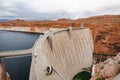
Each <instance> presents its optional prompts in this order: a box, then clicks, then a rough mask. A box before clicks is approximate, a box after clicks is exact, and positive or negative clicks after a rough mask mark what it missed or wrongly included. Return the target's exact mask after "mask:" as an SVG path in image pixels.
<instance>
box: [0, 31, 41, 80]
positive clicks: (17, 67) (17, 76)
mask: <svg viewBox="0 0 120 80" xmlns="http://www.w3.org/2000/svg"><path fill="white" fill-rule="evenodd" d="M38 37H39V34H35V33H22V32H10V31H0V51H9V50H21V49H28V48H31V47H33V45H34V42H35V41H36V40H37V39H38ZM2 61H3V62H4V64H5V68H6V70H7V72H8V73H9V74H10V76H11V79H12V80H28V79H29V71H30V64H31V56H22V57H10V58H3V59H2Z"/></svg>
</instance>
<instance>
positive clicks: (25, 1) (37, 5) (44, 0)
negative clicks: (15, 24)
mask: <svg viewBox="0 0 120 80" xmlns="http://www.w3.org/2000/svg"><path fill="white" fill-rule="evenodd" d="M118 5H120V0H0V16H2V15H17V14H19V15H21V16H22V14H24V15H25V12H27V11H28V14H26V15H31V13H30V14H29V12H30V10H31V11H32V13H37V14H53V15H52V16H57V14H69V15H70V18H78V17H83V15H84V13H86V15H84V16H91V15H97V14H120V9H116V10H114V9H115V6H118ZM112 7H114V8H112ZM118 7H120V6H118ZM111 9H112V10H111ZM2 12H4V13H5V14H1V13H2ZM19 12H20V13H19ZM89 12H90V15H89V14H88V13H89ZM16 13H17V14H16ZM54 14H55V15H54ZM33 15H34V14H33ZM61 17H62V15H61ZM67 17H68V16H67Z"/></svg>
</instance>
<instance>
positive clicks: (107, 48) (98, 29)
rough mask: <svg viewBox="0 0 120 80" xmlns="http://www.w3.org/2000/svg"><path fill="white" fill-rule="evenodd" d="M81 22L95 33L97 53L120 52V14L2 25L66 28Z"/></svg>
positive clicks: (22, 21) (5, 24)
mask: <svg viewBox="0 0 120 80" xmlns="http://www.w3.org/2000/svg"><path fill="white" fill-rule="evenodd" d="M81 23H83V24H84V26H86V27H89V28H90V29H91V31H92V34H93V39H94V44H95V49H94V53H96V54H107V55H109V54H113V55H114V54H116V53H118V52H120V15H104V16H95V17H89V18H84V19H77V20H70V19H59V20H46V21H24V20H19V19H17V20H15V21H11V22H1V23H0V26H4V27H10V26H19V27H21V26H22V27H31V28H32V29H31V30H35V28H38V27H39V28H46V29H44V30H47V29H49V28H65V27H69V26H73V27H79V26H80V25H81Z"/></svg>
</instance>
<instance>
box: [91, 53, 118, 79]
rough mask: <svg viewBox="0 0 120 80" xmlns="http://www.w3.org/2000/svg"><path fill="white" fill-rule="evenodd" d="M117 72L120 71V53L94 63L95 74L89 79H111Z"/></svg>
mask: <svg viewBox="0 0 120 80" xmlns="http://www.w3.org/2000/svg"><path fill="white" fill-rule="evenodd" d="M118 73H120V53H118V55H117V56H115V57H113V58H109V59H107V60H105V61H104V62H100V63H98V64H96V66H95V76H93V77H92V78H91V80H96V79H100V80H101V79H103V80H113V78H114V77H115V76H116V75H117V74H118Z"/></svg>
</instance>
